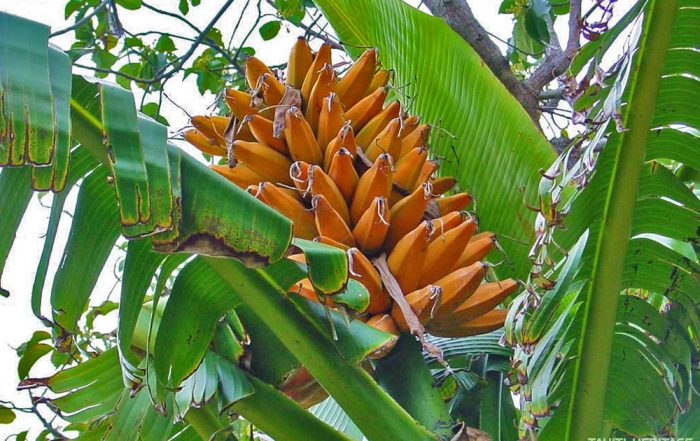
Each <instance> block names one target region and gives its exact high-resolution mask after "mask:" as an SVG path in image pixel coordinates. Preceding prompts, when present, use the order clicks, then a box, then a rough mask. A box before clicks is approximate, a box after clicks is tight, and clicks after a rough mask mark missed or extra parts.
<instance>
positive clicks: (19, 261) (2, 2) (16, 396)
mask: <svg viewBox="0 0 700 441" xmlns="http://www.w3.org/2000/svg"><path fill="white" fill-rule="evenodd" d="M177 3H178V2H177V1H176V0H151V1H150V4H153V5H154V6H157V7H159V8H161V9H165V10H170V11H175V12H176V11H177ZM223 3H224V0H205V1H203V2H202V5H201V6H198V7H196V8H192V9H191V11H190V13H189V14H188V15H187V18H188V19H189V20H190V21H192V22H193V23H194V24H195V25H197V26H198V27H200V28H203V27H204V26H206V24H207V23H208V22H209V20H210V19H211V17H212V16H213V15H214V14H215V13H216V11H218V9H219V8H220V6H221V5H222V4H223ZM244 3H245V2H244V1H243V0H237V1H235V2H234V3H233V5H232V7H231V8H230V9H229V10H228V11H227V12H226V13H225V14H224V15H223V16H222V18H221V20H220V21H219V22H218V23H217V27H218V28H219V29H220V30H221V31H222V33H223V36H224V41H228V38H229V36H230V33H231V30H232V27H233V25H234V23H235V22H236V21H237V19H238V17H239V16H240V14H241V8H242V5H243V4H244ZM253 3H254V2H253ZM263 3H264V2H263ZM409 3H411V4H413V5H415V4H417V3H418V1H417V0H410V1H409ZM500 3H501V2H500V0H488V1H484V0H479V1H471V2H470V4H471V6H472V8H473V10H474V13H475V15H476V16H477V18H478V19H479V20H480V21H481V23H482V24H484V26H485V27H486V28H487V29H488V30H489V31H491V32H493V33H494V34H496V35H497V36H498V37H500V38H502V39H504V40H505V39H507V38H508V37H509V35H510V33H511V29H512V22H511V19H510V17H509V16H503V15H499V14H498V7H499V5H500ZM586 3H590V1H588V2H586ZM631 3H632V0H624V1H619V2H618V6H617V11H618V12H617V14H616V17H619V16H620V15H621V13H622V12H624V11H625V10H627V8H628V7H629V5H630V4H631ZM64 6H65V1H64V0H0V10H2V11H6V12H10V13H12V14H16V15H20V16H23V17H26V18H29V19H32V20H35V21H39V22H42V23H45V24H47V25H49V26H51V27H52V29H53V30H58V29H62V28H64V27H67V26H69V25H71V24H72V23H73V20H72V19H70V21H66V20H65V19H64V13H63V9H64ZM266 12H274V11H272V10H271V9H270V8H268V9H266ZM256 15H257V13H256V11H255V8H254V7H251V8H249V10H248V11H247V13H246V14H245V15H244V19H243V25H242V26H243V27H244V28H245V27H250V26H251V25H252V23H253V20H254V19H255V16H256ZM120 19H121V21H122V23H123V24H124V25H125V26H126V27H127V29H129V30H130V31H132V32H140V31H147V30H152V29H158V30H161V31H165V32H173V33H183V29H182V27H183V26H182V24H181V23H179V22H178V21H176V20H174V19H173V20H171V19H166V18H165V17H163V16H160V15H156V14H155V13H152V12H150V11H147V10H143V9H142V10H139V11H136V12H131V11H126V10H123V9H120ZM246 25H247V26H246ZM556 28H557V31H558V34H560V35H562V34H563V33H565V32H566V24H565V23H564V20H561V19H560V20H559V22H557V23H556ZM300 34H301V32H300V30H299V29H298V28H295V27H293V26H284V27H283V29H282V31H281V32H280V35H279V36H278V37H277V38H275V39H274V40H272V41H270V42H264V41H263V40H262V39H261V38H260V36H259V35H258V33H257V32H254V33H253V35H252V37H251V39H250V40H249V42H248V43H247V45H248V46H252V47H254V48H255V49H256V51H257V56H258V57H259V58H261V59H262V60H264V61H265V62H267V63H268V64H279V63H284V62H286V60H287V56H288V53H289V49H290V48H291V46H292V44H293V43H294V40H295V39H296V37H297V36H298V35H300ZM73 40H74V35H73V33H72V32H69V33H67V34H64V35H61V36H59V37H57V38H53V39H52V40H51V42H52V43H53V44H55V45H57V46H59V47H61V48H63V49H67V48H68V47H69V46H70V44H71V43H72V42H73ZM234 41H235V40H234ZM563 41H565V39H563ZM318 44H319V43H318V42H316V43H314V44H312V46H313V47H314V48H316V47H317V46H318ZM398 44H400V42H399V43H398ZM501 47H502V48H503V49H504V45H502V44H501ZM380 57H381V54H380ZM81 61H82V60H81ZM83 62H84V61H83ZM181 78H182V77H181V76H180V77H179V78H178V79H175V80H171V82H170V83H169V84H168V86H167V88H166V92H167V93H168V95H169V96H170V97H171V98H173V100H174V101H175V102H177V103H178V104H179V105H180V106H182V107H183V108H184V109H185V110H186V111H187V113H190V114H192V115H197V114H205V113H206V112H207V107H208V106H209V105H210V104H211V103H212V102H213V99H214V97H213V96H212V95H210V94H207V95H205V96H200V95H199V93H198V92H197V87H196V84H195V81H194V78H189V79H187V80H185V81H184V82H183V81H181ZM163 114H164V116H165V117H166V119H168V121H169V122H170V124H171V127H170V129H171V133H172V132H175V131H177V130H179V129H181V128H182V127H183V126H185V125H187V123H188V117H187V114H186V113H185V112H184V111H182V110H180V109H178V108H177V107H175V106H174V105H172V104H170V103H168V102H167V101H166V100H164V110H163ZM183 147H184V148H186V149H187V150H188V151H190V152H192V151H193V150H191V148H190V147H187V146H183ZM194 152H196V151H194ZM74 200H75V192H73V194H72V197H71V198H69V203H68V204H67V205H66V207H67V208H68V209H70V210H71V211H72V209H71V207H72V203H74ZM49 202H50V196H48V195H47V196H46V197H45V198H44V200H43V201H39V200H38V198H37V197H34V198H33V199H32V201H31V203H30V205H29V208H28V210H27V213H26V215H25V217H24V219H23V221H22V224H21V226H20V228H19V231H18V233H17V238H16V240H15V243H14V246H13V248H12V252H11V253H10V256H9V259H8V262H7V265H6V268H5V271H4V276H3V279H2V286H3V287H4V288H6V289H8V290H9V291H10V292H11V296H10V298H8V299H4V298H0V400H12V401H15V402H16V403H17V404H19V405H27V404H28V402H29V400H28V396H27V394H26V393H24V392H17V391H16V386H17V381H18V378H17V371H16V366H17V357H16V353H15V348H16V347H17V346H19V345H20V344H21V343H23V342H25V341H26V340H28V339H29V338H30V336H31V334H32V332H34V331H35V330H37V329H39V326H40V323H39V322H38V320H37V319H36V318H35V317H34V315H33V314H32V312H31V308H30V302H29V299H30V293H31V288H32V283H33V280H34V274H35V270H36V266H37V263H38V261H39V258H40V255H41V248H42V246H43V240H42V236H43V235H44V233H45V230H46V226H47V223H48V216H49V209H48V208H47V207H46V206H44V205H48V203H49ZM42 203H43V204H44V205H42ZM1 204H2V201H0V222H2V206H1ZM69 228H70V219H69V218H68V217H67V216H64V218H63V219H62V222H61V224H60V227H59V232H58V236H57V244H56V246H55V247H54V254H53V256H52V259H51V265H50V270H49V277H48V279H47V281H46V284H45V290H44V305H43V307H44V308H43V311H44V312H45V314H47V315H49V311H50V309H49V306H48V302H47V301H48V297H49V295H50V287H51V284H52V280H53V273H54V272H55V270H56V268H57V266H58V263H59V260H60V257H61V254H62V251H63V246H64V244H65V242H66V240H67V237H68V232H69ZM86 240H89V238H86ZM118 259H119V253H113V254H112V256H110V259H109V262H108V263H107V265H106V266H105V271H104V273H103V274H102V275H101V276H100V279H99V281H98V284H97V287H96V288H95V291H94V294H93V296H92V297H91V299H90V304H92V305H96V304H99V303H101V302H102V301H103V300H104V299H105V298H106V297H107V296H109V295H111V297H110V298H111V299H113V300H118V299H119V285H118V284H117V283H116V278H115V276H114V274H113V273H112V270H113V268H114V265H115V264H116V263H117V262H118ZM110 293H111V294H110ZM113 316H114V317H108V318H107V319H105V320H102V323H101V325H102V326H103V327H105V328H106V329H111V328H113V327H114V324H115V317H116V315H114V314H113ZM53 370H54V369H53V367H52V366H51V364H50V363H49V362H48V361H47V360H43V361H40V362H39V363H37V365H36V366H35V368H34V369H33V370H32V371H31V376H34V377H40V376H48V375H50V374H51V373H52V372H53ZM29 428H31V429H32V431H31V432H30V435H29V437H28V439H34V438H35V437H36V436H37V434H38V433H39V431H40V430H41V426H40V425H39V424H38V423H37V422H36V419H35V418H34V417H33V416H31V415H22V414H18V417H17V420H16V421H15V422H14V423H13V424H11V425H9V426H7V425H0V441H1V440H4V439H5V437H6V436H8V435H10V434H12V433H16V432H19V431H21V430H26V429H29Z"/></svg>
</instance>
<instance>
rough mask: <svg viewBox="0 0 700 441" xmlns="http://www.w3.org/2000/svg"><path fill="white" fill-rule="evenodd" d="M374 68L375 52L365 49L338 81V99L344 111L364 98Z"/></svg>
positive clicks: (372, 49) (374, 50)
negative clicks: (343, 106)
mask: <svg viewBox="0 0 700 441" xmlns="http://www.w3.org/2000/svg"><path fill="white" fill-rule="evenodd" d="M376 67H377V50H376V49H374V48H371V49H367V50H366V51H365V52H364V53H363V54H362V55H360V58H358V59H357V61H355V63H354V64H353V65H352V66H351V67H350V69H348V70H347V72H346V73H345V75H344V76H343V78H341V79H340V80H339V81H338V98H340V101H341V102H342V103H343V104H344V105H345V108H346V109H349V108H351V107H352V106H354V105H355V104H357V102H358V101H360V100H361V99H362V98H363V97H364V96H365V92H366V91H367V88H368V87H369V85H370V84H371V83H372V79H373V77H374V70H375V68H376Z"/></svg>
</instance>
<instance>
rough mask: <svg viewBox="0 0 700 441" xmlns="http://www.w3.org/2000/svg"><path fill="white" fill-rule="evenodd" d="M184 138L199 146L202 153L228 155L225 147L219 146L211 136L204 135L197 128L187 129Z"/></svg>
mask: <svg viewBox="0 0 700 441" xmlns="http://www.w3.org/2000/svg"><path fill="white" fill-rule="evenodd" d="M183 138H185V141H187V142H189V143H190V144H192V145H193V146H195V147H197V148H198V149H199V150H200V151H201V152H202V153H206V154H207V155H215V156H226V148H225V147H221V146H219V145H218V144H216V143H215V142H214V141H212V140H211V139H210V138H208V137H206V136H204V135H202V134H201V133H200V132H199V131H198V130H196V129H191V130H188V131H186V132H185V133H184V135H183Z"/></svg>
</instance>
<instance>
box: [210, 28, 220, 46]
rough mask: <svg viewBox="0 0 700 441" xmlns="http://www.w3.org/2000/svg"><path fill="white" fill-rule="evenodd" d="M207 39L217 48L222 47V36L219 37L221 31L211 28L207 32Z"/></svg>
mask: <svg viewBox="0 0 700 441" xmlns="http://www.w3.org/2000/svg"><path fill="white" fill-rule="evenodd" d="M207 38H208V39H209V40H211V41H213V42H214V43H216V44H217V45H219V46H222V47H223V46H224V39H223V36H222V35H221V31H220V30H218V29H217V28H211V29H210V30H209V32H207Z"/></svg>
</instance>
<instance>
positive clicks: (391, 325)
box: [366, 314, 401, 335]
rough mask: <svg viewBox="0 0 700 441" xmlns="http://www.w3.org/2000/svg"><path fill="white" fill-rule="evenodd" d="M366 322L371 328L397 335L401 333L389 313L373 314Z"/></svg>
mask: <svg viewBox="0 0 700 441" xmlns="http://www.w3.org/2000/svg"><path fill="white" fill-rule="evenodd" d="M366 323H367V324H368V325H370V326H371V327H373V328H377V329H379V330H380V331H384V332H388V333H389V334H394V335H399V334H400V333H401V332H400V331H399V328H398V327H397V326H396V322H395V321H394V319H393V318H391V316H390V315H389V314H377V315H373V316H372V317H370V318H369V320H367V322H366Z"/></svg>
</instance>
